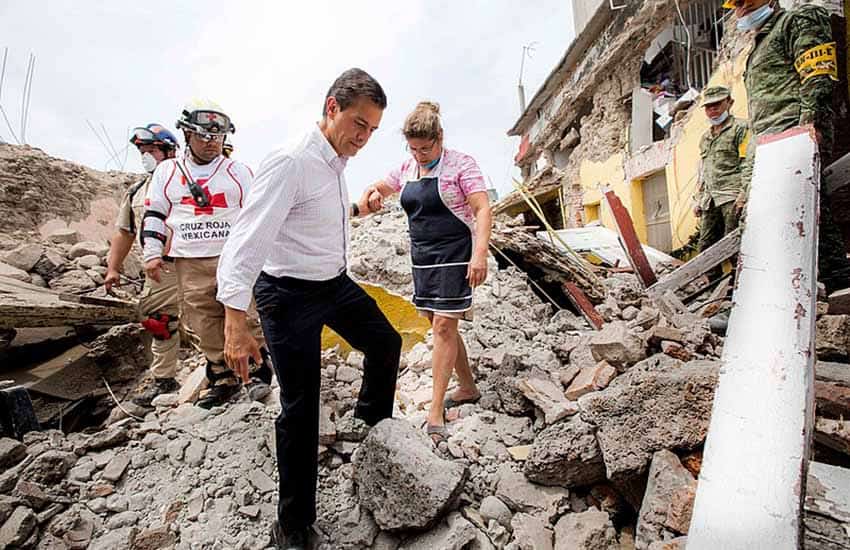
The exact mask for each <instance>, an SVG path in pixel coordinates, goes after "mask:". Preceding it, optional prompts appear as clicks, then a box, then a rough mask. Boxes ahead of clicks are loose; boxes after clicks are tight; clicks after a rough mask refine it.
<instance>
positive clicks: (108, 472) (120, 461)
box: [101, 453, 130, 482]
mask: <svg viewBox="0 0 850 550" xmlns="http://www.w3.org/2000/svg"><path fill="white" fill-rule="evenodd" d="M129 465H130V457H129V456H127V454H126V453H120V454H118V455H115V457H114V458H113V459H112V460H110V461H109V464H107V465H106V467H105V468H104V469H103V474H101V477H103V479H105V480H107V481H112V482H115V481H118V480H119V479H121V477H122V476H123V475H124V471H125V470H126V469H127V466H129Z"/></svg>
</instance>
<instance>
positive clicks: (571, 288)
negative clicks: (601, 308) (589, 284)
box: [564, 283, 605, 330]
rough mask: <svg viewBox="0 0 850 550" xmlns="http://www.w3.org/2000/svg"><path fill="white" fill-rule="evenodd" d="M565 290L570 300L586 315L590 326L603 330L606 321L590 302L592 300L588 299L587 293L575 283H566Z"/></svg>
mask: <svg viewBox="0 0 850 550" xmlns="http://www.w3.org/2000/svg"><path fill="white" fill-rule="evenodd" d="M564 290H565V291H566V295H567V297H568V298H569V299H570V302H572V304H573V305H574V306H575V307H576V309H578V310H579V311H580V312H581V314H582V315H584V318H585V319H587V322H588V323H590V326H592V327H594V328H596V330H601V329H602V324H603V323H604V322H605V321H604V319H602V316H601V315H599V312H598V311H596V308H595V307H593V304H591V303H590V300H588V299H587V295H586V294H585V293H584V292H582V291H581V289H580V288H579V287H578V286H577V285H576V284H575V283H564Z"/></svg>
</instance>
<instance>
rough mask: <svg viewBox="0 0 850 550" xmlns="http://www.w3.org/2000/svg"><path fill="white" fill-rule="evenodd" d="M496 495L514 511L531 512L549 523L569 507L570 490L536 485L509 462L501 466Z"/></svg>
mask: <svg viewBox="0 0 850 550" xmlns="http://www.w3.org/2000/svg"><path fill="white" fill-rule="evenodd" d="M496 496H497V497H499V498H500V499H501V500H502V501H503V502H504V503H505V504H507V505H508V506H509V507H510V508H511V510H513V511H514V512H524V513H527V514H531V515H533V516H537V517H538V518H540V519H541V520H543V521H545V522H547V523H550V522H553V521H554V520H555V519H557V518H558V516H560V515H561V514H562V513H563V512H564V511H565V510H567V509H569V500H570V493H569V491H567V490H566V489H564V488H561V487H544V486H541V485H535V484H533V483H531V482H530V481H528V480H527V479H526V478H525V476H523V475H522V474H521V473H520V472H517V471H515V470H514V469H513V468H512V467H511V466H510V465H508V464H503V465H502V466H501V467H499V471H498V483H497V485H496Z"/></svg>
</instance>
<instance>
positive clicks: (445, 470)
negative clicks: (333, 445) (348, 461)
mask: <svg viewBox="0 0 850 550" xmlns="http://www.w3.org/2000/svg"><path fill="white" fill-rule="evenodd" d="M353 462H354V479H355V481H356V482H357V492H358V495H359V497H360V503H361V504H362V505H363V506H365V507H366V508H368V509H369V510H371V511H372V513H373V514H374V516H375V521H376V522H377V524H378V525H379V526H380V527H381V529H383V530H386V531H396V530H401V529H426V528H428V527H430V526H431V525H433V524H434V523H436V521H437V520H438V519H439V518H440V517H442V516H443V515H444V514H445V513H446V511H448V510H449V509H451V507H452V506H453V505H454V504H455V502H456V500H457V497H458V496H459V495H460V491H461V489H462V488H463V484H464V482H465V481H466V479H467V477H468V475H469V471H468V470H467V469H466V467H465V466H462V465H461V464H458V463H456V462H450V461H447V460H443V459H441V458H439V457H438V456H436V455H435V454H434V452H433V450H432V445H431V442H430V441H429V440H428V438H427V436H426V435H425V434H424V433H423V432H422V431H420V430H417V429H416V428H414V427H413V426H412V425H411V424H410V423H408V422H405V421H403V420H398V419H392V418H390V419H387V420H383V421H381V422H379V423H378V424H377V425H376V426H375V427H373V428H372V429H371V430H370V432H369V435H368V436H366V439H364V440H363V443H362V444H361V445H360V448H359V449H358V450H357V452H356V453H355V454H354V457H353Z"/></svg>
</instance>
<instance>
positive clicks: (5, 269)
mask: <svg viewBox="0 0 850 550" xmlns="http://www.w3.org/2000/svg"><path fill="white" fill-rule="evenodd" d="M0 277H8V278H10V279H15V280H16V281H23V282H25V283H28V282H30V276H29V273H27V272H26V271H24V270H23V269H19V268H17V267H15V266H13V265H9V264H6V263H3V262H0Z"/></svg>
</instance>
